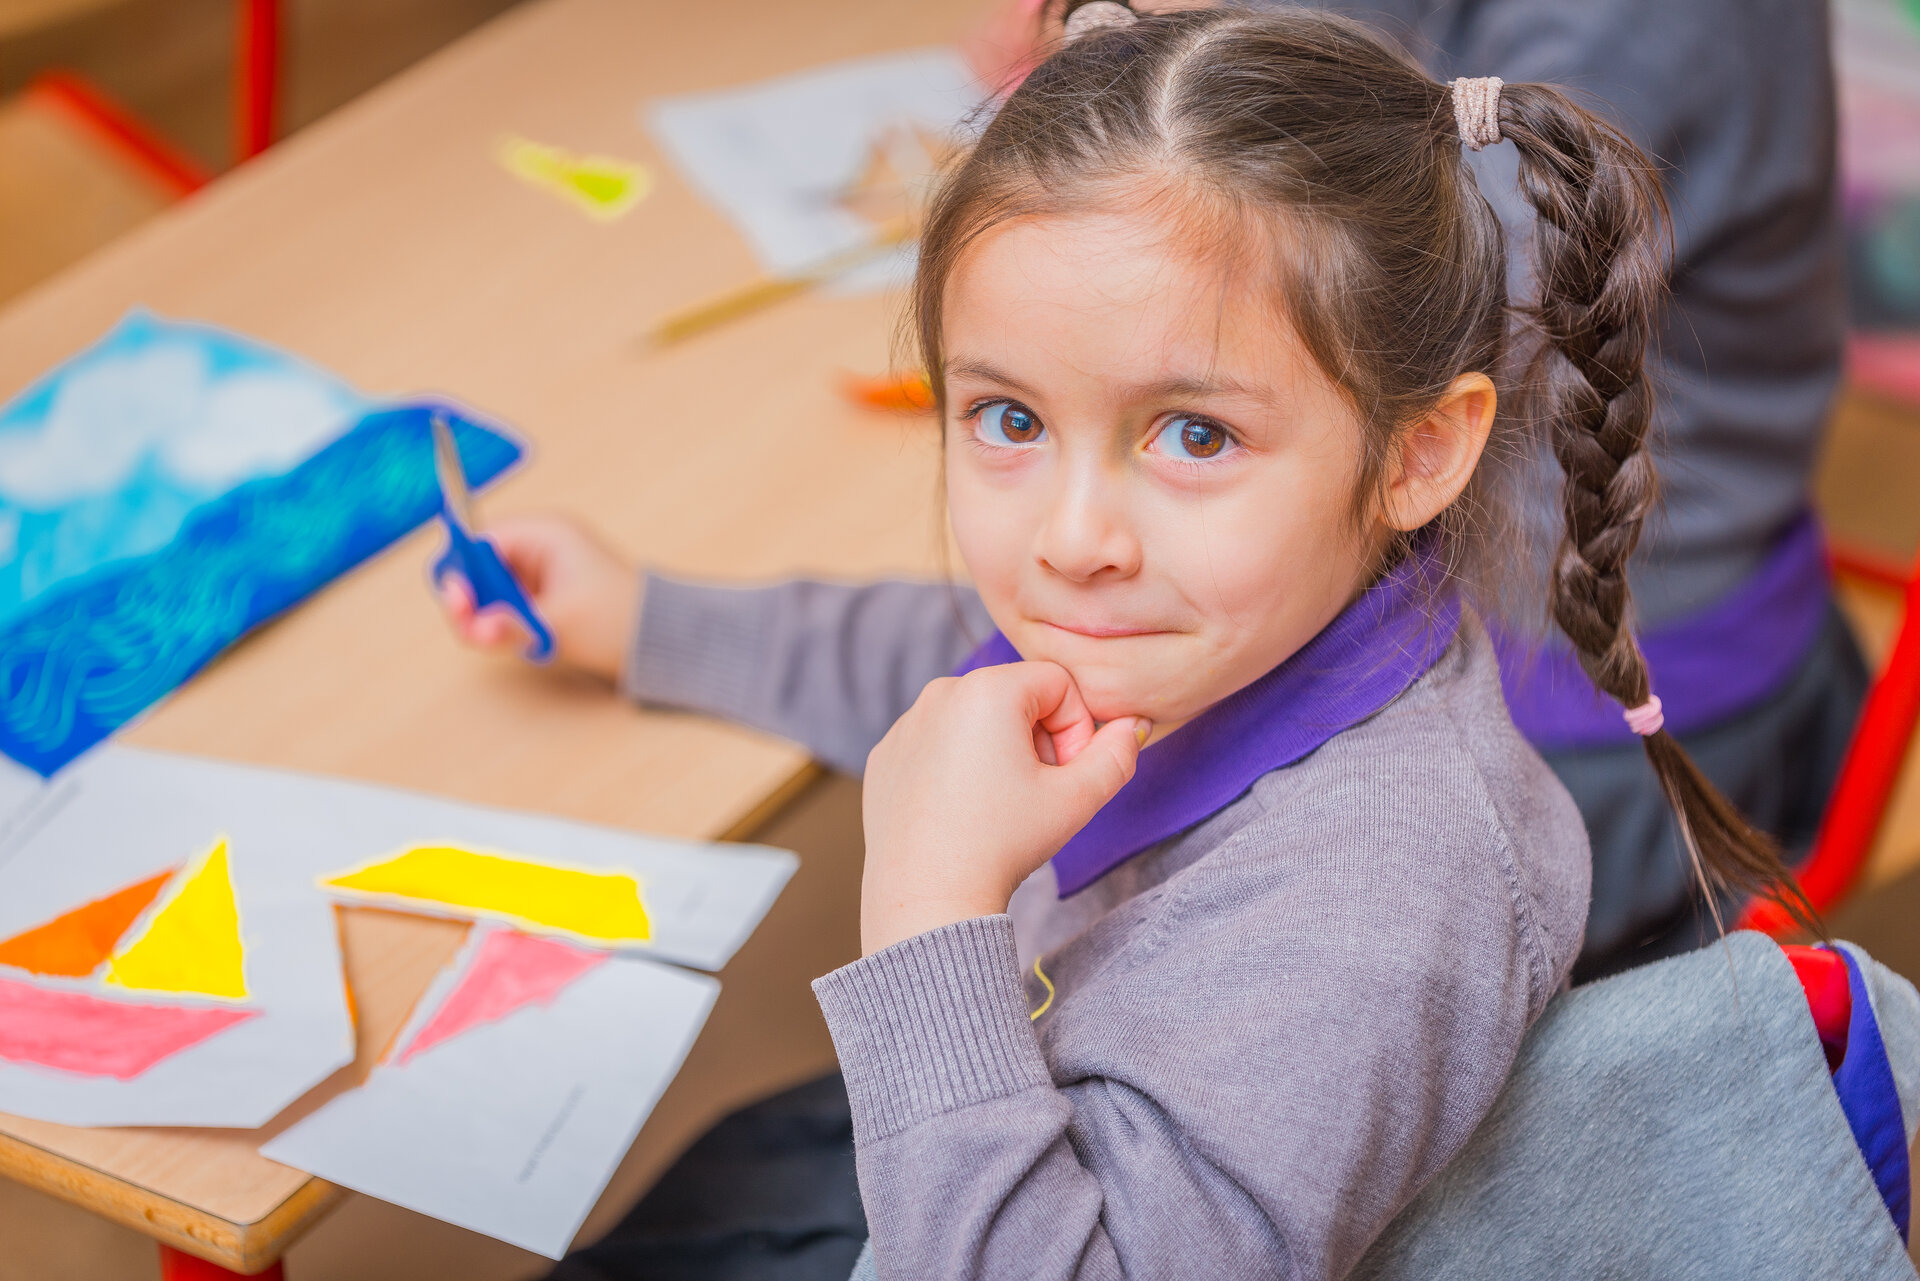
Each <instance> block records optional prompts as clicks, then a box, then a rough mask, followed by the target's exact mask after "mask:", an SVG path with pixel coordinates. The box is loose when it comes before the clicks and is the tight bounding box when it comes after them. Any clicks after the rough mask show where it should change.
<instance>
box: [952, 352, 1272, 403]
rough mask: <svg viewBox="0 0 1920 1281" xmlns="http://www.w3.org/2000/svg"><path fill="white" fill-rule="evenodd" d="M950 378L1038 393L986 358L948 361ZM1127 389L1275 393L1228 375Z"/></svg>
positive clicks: (1136, 395) (1256, 396) (1176, 394)
mask: <svg viewBox="0 0 1920 1281" xmlns="http://www.w3.org/2000/svg"><path fill="white" fill-rule="evenodd" d="M947 376H948V377H949V378H974V379H978V380H979V381H981V382H988V383H994V384H996V385H998V386H1001V387H1005V388H1007V389H1009V390H1011V391H1017V392H1019V393H1020V394H1021V395H1023V396H1029V397H1031V396H1036V395H1038V394H1039V393H1038V392H1036V391H1035V390H1034V389H1033V388H1032V387H1030V386H1028V385H1027V384H1025V383H1023V382H1021V381H1020V380H1019V379H1018V378H1015V377H1014V376H1013V375H1012V374H1010V373H1008V372H1007V371H1006V370H1004V369H1001V368H1000V367H999V366H998V365H993V364H989V363H988V362H986V361H984V360H956V361H950V362H949V363H948V365H947ZM1124 391H1125V394H1126V396H1127V398H1128V399H1130V400H1183V399H1193V400H1198V399H1201V398H1202V397H1206V396H1245V397H1247V398H1248V399H1250V400H1257V401H1260V402H1261V403H1263V404H1270V403H1272V402H1273V401H1274V399H1275V397H1274V394H1273V391H1272V389H1271V388H1268V387H1262V386H1256V385H1254V384H1251V383H1244V382H1241V381H1240V380H1239V379H1237V378H1228V377H1219V376H1214V377H1209V378H1194V377H1174V378H1159V379H1155V380H1154V381H1152V382H1143V383H1128V384H1125V386H1124Z"/></svg>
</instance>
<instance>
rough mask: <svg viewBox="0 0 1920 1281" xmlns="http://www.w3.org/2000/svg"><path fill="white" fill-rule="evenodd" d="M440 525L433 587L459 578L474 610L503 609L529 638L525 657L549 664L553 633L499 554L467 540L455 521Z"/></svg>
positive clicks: (483, 542) (489, 545)
mask: <svg viewBox="0 0 1920 1281" xmlns="http://www.w3.org/2000/svg"><path fill="white" fill-rule="evenodd" d="M441 523H442V524H444V525H445V526H446V527H447V550H446V551H445V552H444V553H443V554H442V555H441V557H440V559H439V560H438V561H436V562H434V566H433V581H434V584H435V585H436V586H437V585H438V584H439V583H440V581H441V580H442V579H444V578H446V576H447V575H448V574H459V575H460V576H461V577H462V578H464V579H466V580H467V586H468V587H470V588H472V589H473V607H474V608H475V609H476V610H480V609H485V608H487V606H489V605H505V606H506V607H507V608H508V609H510V610H512V611H513V612H514V613H515V614H516V615H518V616H519V618H520V621H521V622H522V623H524V624H525V625H526V628H527V631H528V632H529V633H531V634H532V636H533V642H532V644H530V645H528V646H527V657H528V658H530V659H532V660H533V661H534V662H536V663H545V662H549V661H551V660H552V658H553V633H552V632H550V631H548V630H547V625H546V624H545V623H544V622H542V621H541V619H540V615H538V614H536V613H534V612H533V602H532V601H529V600H528V599H527V594H526V593H525V592H523V591H521V590H520V584H519V582H518V581H517V580H515V578H514V576H513V571H512V570H510V569H508V568H507V563H506V562H505V561H503V560H501V559H500V553H499V551H498V550H496V549H495V547H494V545H493V544H492V543H490V542H488V541H487V540H486V539H485V538H480V537H473V536H470V535H469V534H468V533H467V532H466V531H465V530H463V529H461V528H460V522H458V521H456V520H445V519H443V520H442V522H441Z"/></svg>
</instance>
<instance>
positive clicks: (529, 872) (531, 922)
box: [321, 845, 653, 945]
mask: <svg viewBox="0 0 1920 1281" xmlns="http://www.w3.org/2000/svg"><path fill="white" fill-rule="evenodd" d="M321 885H322V886H325V887H328V888H332V889H341V890H351V891H355V892H357V893H361V894H374V895H383V896H389V897H393V898H403V899H413V900H416V901H418V902H421V903H426V904H433V905H437V906H438V907H440V908H441V909H443V910H446V911H449V912H452V913H453V914H455V915H460V916H490V917H497V918H500V919H502V920H506V921H510V922H512V923H513V924H514V925H517V926H520V927H521V928H523V929H527V930H533V931H537V932H540V933H546V934H569V935H572V936H573V937H575V938H579V939H583V940H585V941H587V942H589V943H599V944H603V945H604V944H609V943H644V942H646V941H647V940H648V939H650V938H652V937H653V931H652V928H651V926H650V925H649V923H648V921H647V909H646V906H645V904H643V903H642V902H641V900H640V882H639V881H638V880H637V879H635V877H634V876H633V875H632V874H630V873H627V872H603V871H595V870H593V869H591V868H584V867H565V866H562V865H559V864H555V863H537V862H534V861H533V860H531V859H524V858H516V857H514V856H512V855H507V854H484V853H480V852H479V851H476V850H467V849H461V848H459V847H457V846H452V845H421V846H416V847H415V848H413V849H410V850H406V851H404V852H402V853H400V854H396V855H394V856H393V857H392V858H389V859H383V860H380V861H378V862H374V863H368V864H364V865H362V866H360V867H357V868H355V869H353V870H352V871H348V872H342V873H341V874H339V875H338V876H334V877H330V878H328V879H326V880H323V881H322V882H321Z"/></svg>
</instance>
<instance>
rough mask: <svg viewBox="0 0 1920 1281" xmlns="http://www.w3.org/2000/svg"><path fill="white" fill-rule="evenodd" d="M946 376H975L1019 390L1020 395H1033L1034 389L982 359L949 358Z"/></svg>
mask: <svg viewBox="0 0 1920 1281" xmlns="http://www.w3.org/2000/svg"><path fill="white" fill-rule="evenodd" d="M947 377H949V378H977V379H979V380H980V381H981V382H988V383H996V384H998V385H999V386H1002V387H1006V388H1009V389H1010V390H1013V391H1017V392H1019V393H1020V394H1021V395H1022V396H1033V395H1035V394H1036V393H1035V391H1034V389H1033V388H1031V387H1029V386H1027V384H1025V383H1023V382H1021V381H1020V380H1019V379H1018V378H1015V377H1014V376H1013V375H1012V374H1010V373H1008V372H1007V371H1006V370H1004V369H1002V368H1000V367H999V366H998V365H990V364H988V363H987V362H986V361H984V360H951V361H948V362H947Z"/></svg>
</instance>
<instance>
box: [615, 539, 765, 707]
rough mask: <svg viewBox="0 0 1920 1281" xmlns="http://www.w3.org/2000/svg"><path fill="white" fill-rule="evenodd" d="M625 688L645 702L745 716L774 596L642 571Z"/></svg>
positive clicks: (761, 665) (759, 675) (759, 671)
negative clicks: (638, 609) (635, 625)
mask: <svg viewBox="0 0 1920 1281" xmlns="http://www.w3.org/2000/svg"><path fill="white" fill-rule="evenodd" d="M642 583H643V592H642V595H641V598H640V623H639V626H637V627H635V628H634V635H633V641H632V643H631V644H630V645H629V647H628V650H627V659H626V666H625V668H624V670H622V671H621V673H620V690H621V692H622V693H624V694H625V695H626V696H627V697H628V698H631V699H633V700H635V701H636V702H641V703H654V704H658V705H661V706H666V707H680V708H685V709H687V710H689V711H696V712H708V713H711V714H713V715H716V716H724V717H731V718H733V719H736V720H737V719H741V717H742V713H743V712H744V711H745V709H747V708H750V707H752V706H753V705H754V704H755V702H756V699H755V682H756V681H757V680H763V679H764V678H765V674H766V664H765V662H764V661H763V658H764V654H763V651H764V648H765V645H766V638H767V635H768V621H769V619H768V614H769V610H770V609H771V607H772V604H773V602H772V600H771V599H770V598H769V596H768V594H767V593H766V592H763V591H755V590H754V589H752V588H738V587H710V586H705V585H702V584H698V583H682V582H676V581H675V580H673V579H671V578H662V577H660V576H659V575H657V574H646V575H643V576H642Z"/></svg>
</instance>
